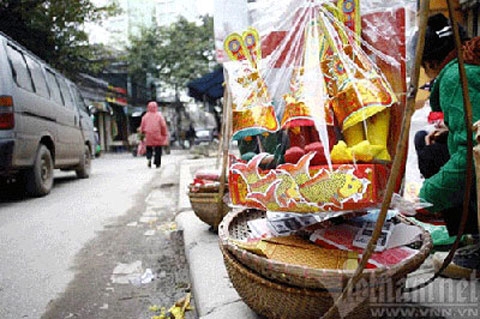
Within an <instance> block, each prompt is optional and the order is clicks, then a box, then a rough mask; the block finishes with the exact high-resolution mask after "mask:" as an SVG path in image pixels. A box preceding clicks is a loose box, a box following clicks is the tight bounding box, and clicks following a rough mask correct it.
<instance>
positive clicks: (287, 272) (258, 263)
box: [218, 209, 432, 291]
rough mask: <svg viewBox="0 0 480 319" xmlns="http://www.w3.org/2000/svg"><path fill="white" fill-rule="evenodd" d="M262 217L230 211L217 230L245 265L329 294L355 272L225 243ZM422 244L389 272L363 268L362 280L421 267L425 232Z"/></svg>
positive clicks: (397, 276)
mask: <svg viewBox="0 0 480 319" xmlns="http://www.w3.org/2000/svg"><path fill="white" fill-rule="evenodd" d="M265 216H266V214H265V211H262V210H257V209H245V210H236V211H232V212H231V213H229V214H228V215H227V216H225V217H224V220H223V222H222V224H221V225H220V228H219V231H218V232H219V237H220V244H221V245H222V246H224V248H225V249H226V250H228V251H229V252H230V253H231V254H232V255H234V256H235V258H236V259H237V260H238V261H239V262H240V263H242V264H243V265H244V266H246V267H248V268H249V269H250V270H252V271H254V272H255V273H258V274H259V275H261V276H263V277H265V278H267V279H269V280H272V281H274V282H277V283H280V284H287V285H290V286H296V287H300V288H313V289H328V290H330V291H341V290H342V289H343V287H345V285H346V283H347V281H348V280H349V279H350V277H352V275H353V273H354V271H353V270H341V269H340V270H338V269H320V268H311V267H305V266H301V265H296V264H286V263H283V262H279V261H275V260H271V259H267V258H264V257H262V256H259V255H256V254H254V253H251V252H248V251H246V250H245V249H242V248H239V247H238V246H237V245H235V244H234V243H232V242H231V241H229V240H228V239H235V240H243V239H245V238H247V237H248V235H249V232H250V230H249V227H248V225H247V222H248V221H249V220H253V219H256V218H265ZM401 220H402V222H405V223H409V224H411V222H410V221H408V220H406V219H404V218H403V219H401ZM421 241H422V244H421V246H420V248H419V250H418V252H417V254H415V255H414V256H413V257H412V258H409V259H406V260H404V261H403V262H401V263H399V264H396V265H395V266H393V267H390V268H388V269H386V268H376V269H365V270H364V271H363V272H362V275H361V276H362V278H363V279H365V280H368V281H371V280H372V279H375V280H376V281H377V282H381V281H382V280H386V281H389V280H393V281H400V280H402V279H403V278H405V277H406V276H407V274H408V273H410V272H412V271H414V270H416V269H417V268H418V267H420V265H421V264H422V263H423V262H424V261H425V259H426V258H427V257H428V255H429V254H430V251H431V249H432V240H431V237H430V234H429V233H428V232H427V231H425V230H422V239H421Z"/></svg>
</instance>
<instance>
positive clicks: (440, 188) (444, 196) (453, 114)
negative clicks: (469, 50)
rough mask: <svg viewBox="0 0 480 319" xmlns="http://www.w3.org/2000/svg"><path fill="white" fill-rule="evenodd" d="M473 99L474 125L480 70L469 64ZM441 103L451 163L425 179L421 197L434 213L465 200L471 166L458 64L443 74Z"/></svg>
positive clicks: (478, 116) (479, 114)
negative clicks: (468, 166)
mask: <svg viewBox="0 0 480 319" xmlns="http://www.w3.org/2000/svg"><path fill="white" fill-rule="evenodd" d="M466 71H467V77H468V81H469V96H470V100H471V101H472V106H473V122H475V121H476V120H478V119H480V108H478V107H475V101H479V99H480V91H479V88H480V83H479V82H480V67H478V66H472V65H467V66H466ZM439 80H440V81H441V82H440V83H439V86H438V90H439V94H438V95H437V96H438V97H439V102H440V104H441V105H440V106H441V109H442V111H443V112H444V116H445V123H446V124H447V126H448V128H449V136H448V150H449V152H450V160H449V161H448V162H447V163H446V164H445V165H444V166H443V167H442V168H441V169H440V171H439V172H438V173H437V174H435V175H434V176H432V177H430V178H428V179H426V180H425V182H424V184H423V186H422V188H421V189H420V194H419V197H420V198H422V199H424V200H426V201H427V202H429V203H431V204H433V207H431V208H429V210H430V211H432V212H438V211H442V210H444V209H447V208H451V207H454V206H457V205H459V204H460V203H461V202H462V200H463V190H464V189H465V177H466V176H465V174H466V163H467V130H466V127H465V116H464V114H465V113H464V109H463V93H462V89H461V85H460V78H459V75H458V65H457V64H456V63H454V64H450V65H447V66H446V67H445V69H444V70H443V71H442V73H441V74H440V75H439Z"/></svg>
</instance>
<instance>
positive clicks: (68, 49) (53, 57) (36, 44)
mask: <svg viewBox="0 0 480 319" xmlns="http://www.w3.org/2000/svg"><path fill="white" fill-rule="evenodd" d="M118 12H119V9H118V6H117V4H116V3H115V2H112V3H111V4H109V5H107V6H104V7H97V6H95V5H94V4H93V3H92V1H91V0H5V1H1V2H0V30H1V31H3V32H4V33H6V34H7V35H9V36H10V37H12V38H13V39H15V40H16V41H17V42H19V43H20V44H22V45H24V46H25V47H27V48H28V49H29V50H30V51H32V52H33V53H35V54H36V55H38V56H39V57H40V58H42V59H43V60H45V61H46V62H48V63H49V64H51V65H53V66H54V67H56V68H57V69H59V70H60V71H62V72H64V73H66V74H68V75H70V76H74V75H76V74H77V73H79V72H87V73H95V72H96V71H98V70H99V69H100V68H101V67H102V66H100V63H101V62H100V61H96V62H95V61H94V62H91V60H92V59H95V56H96V55H97V54H100V55H105V54H106V53H107V52H106V50H105V49H104V48H102V47H100V48H99V47H98V46H97V48H95V49H92V47H91V46H90V45H89V43H88V35H87V34H86V33H85V31H83V25H84V24H85V23H86V22H94V21H99V20H101V19H103V18H105V17H107V16H111V15H114V14H117V13H118Z"/></svg>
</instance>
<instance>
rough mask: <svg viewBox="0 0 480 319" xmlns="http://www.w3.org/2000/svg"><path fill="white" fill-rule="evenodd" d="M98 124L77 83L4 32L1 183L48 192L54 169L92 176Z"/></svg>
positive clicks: (0, 53)
mask: <svg viewBox="0 0 480 319" xmlns="http://www.w3.org/2000/svg"><path fill="white" fill-rule="evenodd" d="M94 150H95V139H94V130H93V123H92V120H91V119H90V117H89V111H88V108H87V107H86V106H85V103H84V102H83V99H82V97H81V95H80V93H79V91H78V88H77V87H76V85H75V84H74V83H72V82H71V81H69V80H68V79H66V78H65V77H64V76H62V75H61V74H60V73H59V72H57V71H56V70H54V69H53V68H51V67H49V66H48V65H47V64H46V63H45V62H43V61H42V60H40V59H39V58H38V57H36V56H35V55H34V54H32V53H31V52H29V51H28V50H26V49H25V48H23V47H22V46H20V45H19V44H18V43H16V42H15V41H13V40H12V39H10V38H9V37H8V36H6V35H5V34H3V33H1V32H0V181H1V180H4V181H5V180H7V179H9V178H11V177H15V179H17V180H19V181H21V182H23V183H24V185H25V190H26V191H27V193H28V194H30V195H32V196H44V195H46V194H48V193H49V192H50V190H51V188H52V185H53V169H62V170H75V172H76V174H77V176H78V177H80V178H87V177H89V175H90V168H91V158H92V154H93V153H92V152H93V151H94Z"/></svg>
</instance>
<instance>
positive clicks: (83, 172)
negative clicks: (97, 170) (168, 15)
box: [75, 145, 92, 178]
mask: <svg viewBox="0 0 480 319" xmlns="http://www.w3.org/2000/svg"><path fill="white" fill-rule="evenodd" d="M91 168H92V156H91V155H90V149H89V148H88V146H87V145H85V149H84V151H83V156H82V158H81V159H80V165H79V166H78V168H77V169H76V170H75V173H76V174H77V177H78V178H88V177H89V176H90V170H91Z"/></svg>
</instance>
